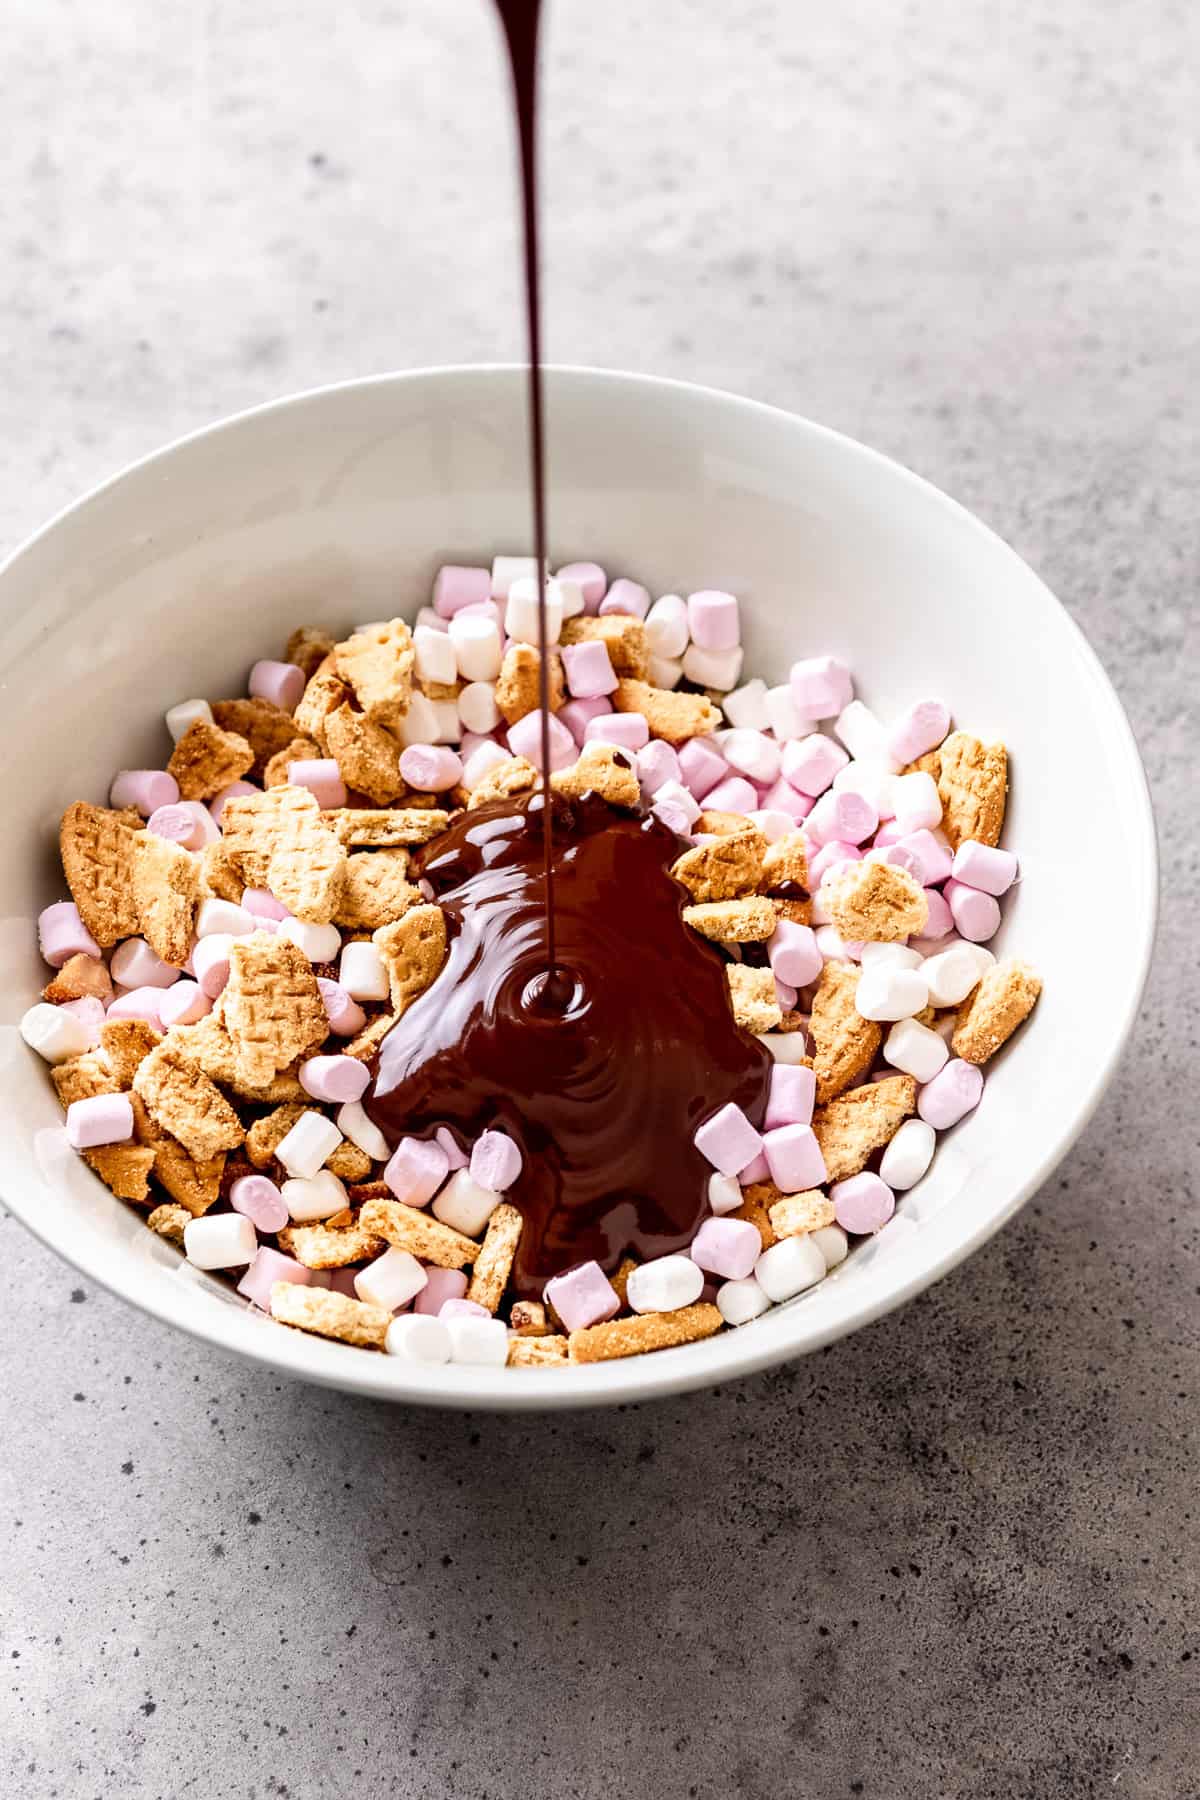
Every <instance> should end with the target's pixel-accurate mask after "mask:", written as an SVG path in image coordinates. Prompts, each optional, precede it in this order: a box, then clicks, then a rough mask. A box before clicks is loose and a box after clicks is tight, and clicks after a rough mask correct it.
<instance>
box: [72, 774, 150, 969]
mask: <svg viewBox="0 0 1200 1800" xmlns="http://www.w3.org/2000/svg"><path fill="white" fill-rule="evenodd" d="M139 825H140V821H139ZM141 835H144V834H142V833H141V831H140V830H139V829H136V828H135V826H134V824H133V822H132V820H131V815H130V814H129V813H128V812H114V811H112V810H111V808H109V807H107V806H90V805H89V804H88V802H87V801H86V800H77V801H76V802H75V804H74V805H73V806H68V808H67V810H66V812H65V813H64V814H63V816H62V824H61V826H60V827H59V839H58V841H59V851H60V853H61V855H62V866H63V874H64V875H65V876H66V878H67V886H68V887H69V888H70V890H71V898H72V900H73V901H74V902H75V905H76V906H77V907H78V909H79V916H80V918H81V919H82V920H83V923H84V925H85V926H86V927H87V929H88V930H89V931H90V932H91V934H92V936H93V937H94V938H95V940H96V942H97V943H98V944H99V945H100V948H101V949H102V950H107V949H109V948H110V946H111V945H113V944H116V943H119V942H120V940H121V939H122V938H127V937H136V936H137V934H138V931H139V929H140V927H139V924H138V911H137V904H136V902H135V900H134V897H133V847H134V843H135V840H136V839H137V838H138V837H139V836H141Z"/></svg>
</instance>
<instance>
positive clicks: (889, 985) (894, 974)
mask: <svg viewBox="0 0 1200 1800" xmlns="http://www.w3.org/2000/svg"><path fill="white" fill-rule="evenodd" d="M928 1004H929V986H928V983H927V982H926V979H925V973H924V969H923V968H921V969H905V968H901V967H900V966H898V965H897V964H896V963H873V964H871V965H869V966H868V967H867V968H865V969H864V970H863V972H862V974H861V975H860V976H859V978H858V986H857V987H856V988H855V990H854V1008H855V1011H856V1012H857V1013H858V1014H859V1016H860V1017H861V1018H864V1019H876V1020H880V1021H882V1022H885V1023H886V1022H888V1021H890V1020H894V1019H910V1018H911V1017H912V1015H913V1014H914V1013H919V1012H923V1011H924V1009H925V1007H927V1006H928Z"/></svg>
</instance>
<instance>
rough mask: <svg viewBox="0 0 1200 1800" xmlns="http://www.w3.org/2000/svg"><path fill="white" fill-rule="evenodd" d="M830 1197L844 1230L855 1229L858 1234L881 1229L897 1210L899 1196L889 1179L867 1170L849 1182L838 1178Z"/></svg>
mask: <svg viewBox="0 0 1200 1800" xmlns="http://www.w3.org/2000/svg"><path fill="white" fill-rule="evenodd" d="M829 1198H830V1199H831V1200H832V1201H833V1210H834V1213H835V1215H836V1217H837V1222H838V1224H839V1225H840V1226H841V1228H842V1230H843V1231H852V1232H853V1233H854V1235H855V1236H856V1237H867V1236H869V1235H870V1234H871V1233H872V1232H874V1231H879V1230H880V1229H881V1227H882V1226H884V1225H886V1224H887V1222H888V1220H889V1219H890V1218H891V1216H892V1214H893V1213H894V1212H895V1210H896V1196H895V1194H893V1192H892V1190H891V1188H890V1187H889V1186H888V1185H887V1183H886V1181H881V1180H880V1178H879V1176H878V1175H872V1174H871V1173H870V1171H869V1170H866V1169H864V1170H863V1172H862V1174H861V1175H851V1177H850V1178H849V1180H848V1181H835V1182H834V1184H833V1186H832V1187H831V1188H830V1190H829Z"/></svg>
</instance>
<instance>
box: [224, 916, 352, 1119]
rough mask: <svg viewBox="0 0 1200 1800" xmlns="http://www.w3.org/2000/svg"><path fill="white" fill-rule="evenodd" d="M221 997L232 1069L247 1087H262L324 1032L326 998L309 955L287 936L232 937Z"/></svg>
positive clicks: (313, 1045) (312, 1046)
mask: <svg viewBox="0 0 1200 1800" xmlns="http://www.w3.org/2000/svg"><path fill="white" fill-rule="evenodd" d="M222 999H223V1003H224V1004H223V1007H222V1018H223V1021H224V1025H225V1029H226V1031H227V1032H228V1033H229V1036H230V1039H231V1040H232V1043H233V1058H234V1069H235V1072H236V1073H237V1075H238V1077H239V1079H240V1080H242V1081H244V1082H246V1083H248V1084H249V1085H250V1086H251V1087H258V1088H261V1087H265V1085H266V1084H267V1082H268V1081H270V1080H271V1078H272V1076H274V1075H277V1074H278V1073H279V1071H280V1070H281V1069H286V1068H287V1067H288V1066H289V1064H291V1063H293V1062H295V1061H296V1059H297V1058H298V1057H301V1056H304V1055H305V1054H306V1052H308V1051H311V1050H315V1049H316V1048H317V1046H318V1045H319V1044H323V1043H324V1041H325V1039H326V1037H327V1036H328V1035H329V1018H328V1015H327V1014H326V1011H325V1002H324V1001H323V1000H322V998H321V990H320V988H319V987H318V986H317V978H316V976H315V975H314V974H313V972H312V966H311V964H310V963H309V961H308V958H307V957H306V956H305V955H304V953H303V951H301V950H299V949H298V948H297V946H296V945H295V944H293V943H291V942H290V941H289V940H288V939H287V938H282V937H272V936H271V934H270V933H269V932H267V931H254V932H251V933H250V935H249V936H248V937H243V938H235V939H234V941H233V943H232V944H231V946H230V950H229V981H228V983H227V984H226V987H225V992H224V994H223V996H222Z"/></svg>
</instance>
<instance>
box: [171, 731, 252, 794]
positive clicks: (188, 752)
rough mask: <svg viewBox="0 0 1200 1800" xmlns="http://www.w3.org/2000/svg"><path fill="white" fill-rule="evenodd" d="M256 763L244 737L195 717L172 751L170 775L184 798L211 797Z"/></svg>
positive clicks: (236, 779) (237, 779) (238, 778)
mask: <svg viewBox="0 0 1200 1800" xmlns="http://www.w3.org/2000/svg"><path fill="white" fill-rule="evenodd" d="M253 766H254V752H253V750H252V749H251V748H250V746H249V744H248V743H247V742H246V740H245V738H244V737H241V736H240V735H239V734H238V733H237V732H236V731H222V729H221V727H220V726H219V725H210V724H209V722H208V720H207V719H193V720H192V722H191V724H190V725H189V726H188V728H187V730H186V731H185V732H184V734H183V736H182V737H181V738H180V740H179V742H178V743H177V744H176V746H175V748H174V750H173V751H172V753H171V760H170V762H169V763H168V764H167V774H168V775H173V776H174V777H175V780H176V781H177V782H178V784H179V797H180V799H181V800H211V799H212V797H213V795H214V794H216V793H219V792H220V790H221V789H222V788H223V787H228V786H229V783H230V782H231V781H239V780H240V779H241V777H242V776H243V775H245V774H246V773H247V771H248V770H249V769H251V768H252V767H253Z"/></svg>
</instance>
